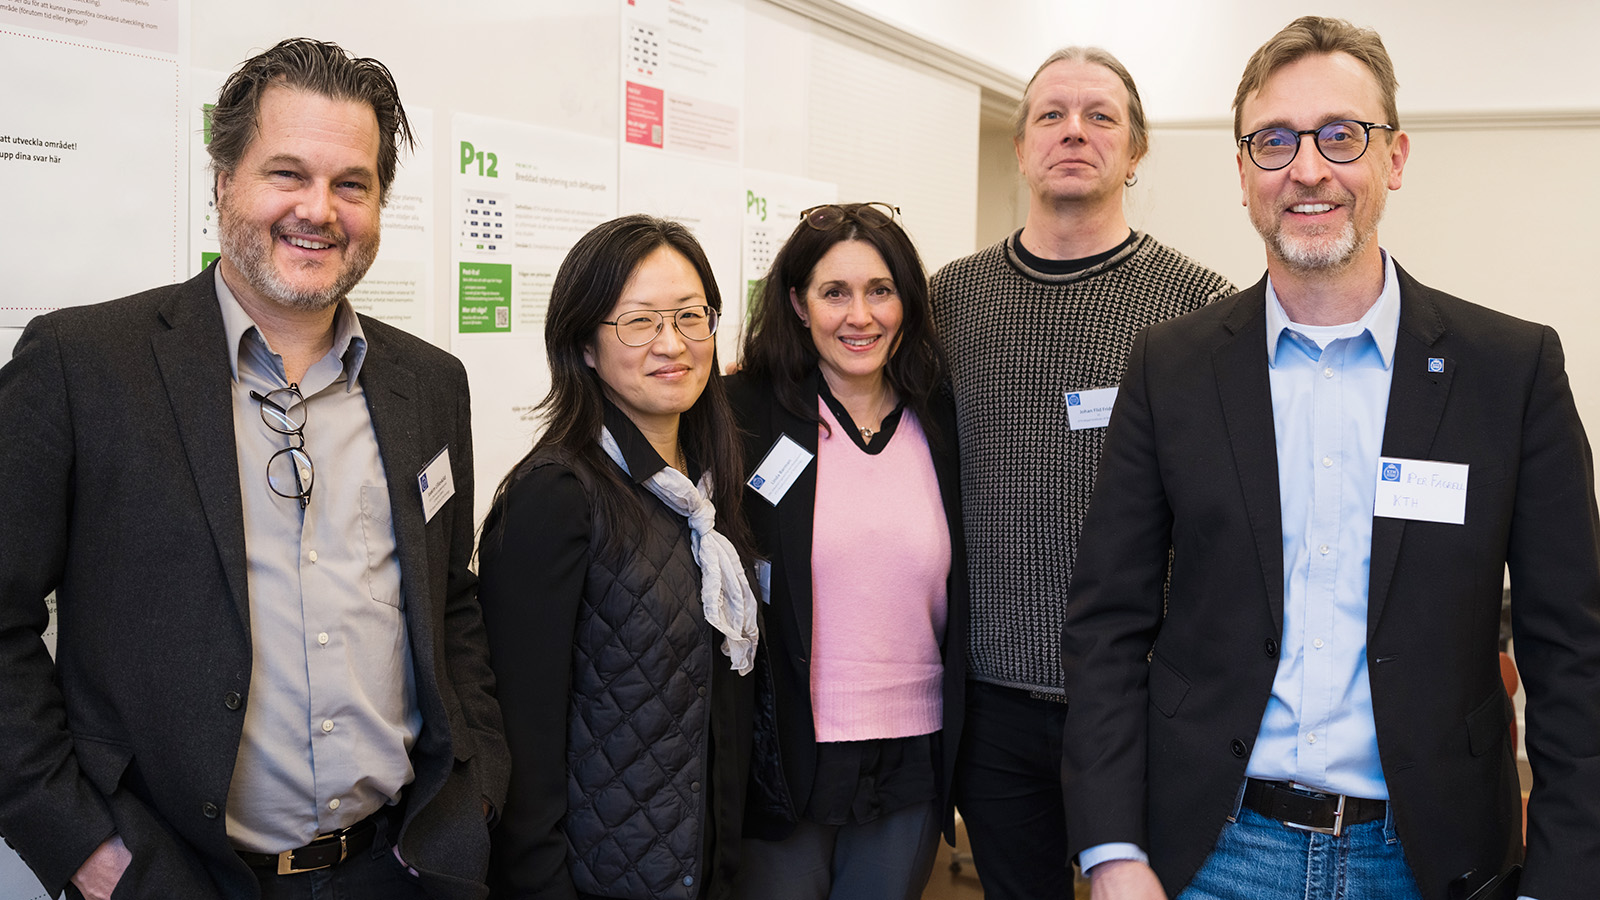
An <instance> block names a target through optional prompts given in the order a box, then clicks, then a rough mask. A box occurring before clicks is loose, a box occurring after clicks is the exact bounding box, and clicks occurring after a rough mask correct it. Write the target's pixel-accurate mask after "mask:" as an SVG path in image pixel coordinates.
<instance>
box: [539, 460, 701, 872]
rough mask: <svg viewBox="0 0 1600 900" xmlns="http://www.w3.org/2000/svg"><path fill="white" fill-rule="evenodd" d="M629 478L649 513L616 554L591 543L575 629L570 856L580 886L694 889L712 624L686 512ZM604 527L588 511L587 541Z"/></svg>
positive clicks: (602, 534)
mask: <svg viewBox="0 0 1600 900" xmlns="http://www.w3.org/2000/svg"><path fill="white" fill-rule="evenodd" d="M538 464H544V463H543V462H541V463H538ZM578 478H579V482H580V483H582V484H583V486H584V488H585V490H587V491H589V492H590V494H591V495H593V492H594V489H595V488H594V485H592V484H591V483H589V482H588V479H587V477H586V476H585V475H583V474H581V473H580V474H578ZM631 487H632V490H634V491H636V493H637V495H638V498H639V502H640V504H641V505H642V506H643V508H644V510H645V520H644V521H645V527H644V529H643V531H642V533H641V534H639V535H637V536H636V537H635V539H634V540H633V541H632V542H631V543H630V545H629V546H628V547H627V549H626V550H625V551H624V552H623V553H622V554H621V556H620V558H619V559H617V560H600V559H599V558H598V557H599V554H598V553H595V554H594V555H593V556H592V557H591V562H590V565H589V572H588V578H587V581H586V583H585V585H584V597H583V603H582V605H581V606H580V607H579V608H578V620H577V627H576V631H575V633H574V636H573V658H572V701H571V706H570V707H569V709H568V716H567V815H566V818H565V820H564V821H563V830H564V831H565V832H566V835H567V865H568V870H569V871H570V872H571V874H572V880H573V883H574V885H575V886H576V887H577V889H578V891H579V892H581V893H584V894H599V895H602V896H606V897H621V898H638V900H646V898H675V900H692V898H694V897H696V896H698V895H699V892H700V887H701V882H702V873H701V867H702V864H703V863H704V862H705V860H703V859H702V857H703V856H704V843H705V829H706V819H707V815H708V813H707V810H706V803H705V799H706V786H707V784H708V783H709V773H708V772H707V766H706V763H707V755H708V754H707V746H708V742H709V741H710V714H711V696H710V693H711V676H712V665H713V662H714V659H715V658H716V657H714V655H713V646H714V645H713V641H712V638H713V635H714V634H715V632H714V631H713V630H712V629H711V628H710V626H708V625H707V624H706V620H705V616H704V614H703V613H702V612H701V608H700V567H699V566H698V565H696V564H695V561H694V554H693V552H692V550H691V545H690V531H689V525H688V521H687V520H686V519H684V517H683V516H681V515H679V514H678V513H676V512H674V511H672V510H670V509H668V508H667V507H666V506H665V505H664V504H663V503H662V502H661V501H660V500H659V499H657V498H656V497H655V496H654V495H653V494H651V493H650V492H649V491H648V490H646V489H645V488H644V487H642V486H638V485H633V486H631ZM609 527H610V523H607V522H604V521H601V518H600V517H599V516H596V517H595V521H594V526H593V531H592V533H591V535H590V547H592V548H597V549H598V548H600V547H602V546H604V545H605V541H606V537H607V529H608V528H609ZM717 656H720V654H718V655H717Z"/></svg>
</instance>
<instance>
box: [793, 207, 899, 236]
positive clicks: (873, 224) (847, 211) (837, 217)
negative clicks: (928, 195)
mask: <svg viewBox="0 0 1600 900" xmlns="http://www.w3.org/2000/svg"><path fill="white" fill-rule="evenodd" d="M898 215H900V207H898V206H890V205H889V204H887V203H879V202H877V201H873V202H871V203H824V204H822V205H821V206H813V207H811V208H810V209H803V210H801V211H800V220H801V221H802V222H805V223H806V224H807V225H810V226H811V227H812V228H815V229H816V230H818V231H832V230H834V229H835V228H838V227H839V226H840V225H842V224H844V223H845V222H846V221H854V222H858V223H860V224H862V225H865V226H867V227H868V228H883V227H885V226H887V225H888V224H889V223H890V222H893V221H894V219H895V216H898Z"/></svg>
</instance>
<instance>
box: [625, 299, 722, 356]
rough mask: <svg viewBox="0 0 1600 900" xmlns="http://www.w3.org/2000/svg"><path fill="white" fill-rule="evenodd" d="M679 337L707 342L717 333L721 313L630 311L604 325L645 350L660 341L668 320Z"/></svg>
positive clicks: (686, 309) (706, 308)
mask: <svg viewBox="0 0 1600 900" xmlns="http://www.w3.org/2000/svg"><path fill="white" fill-rule="evenodd" d="M669 318H670V319H671V320H672V325H673V327H674V328H676V329H678V333H679V334H681V335H683V336H684V337H686V338H688V339H689V340H691V341H703V340H707V339H708V338H710V337H711V336H712V335H713V334H716V333H717V319H718V316H717V311H716V310H714V309H712V308H711V307H709V306H706V305H704V304H701V305H696V306H685V307H683V308H681V309H664V310H654V309H630V310H628V311H627V312H625V313H623V314H621V315H619V316H617V318H616V320H615V321H612V322H601V323H600V324H601V325H611V326H614V327H615V328H616V329H617V340H619V341H621V342H623V343H624V344H627V345H628V346H629V347H643V346H644V345H645V344H648V343H650V342H651V341H653V340H655V339H656V335H658V334H660V333H661V329H662V328H665V327H666V324H667V319H669Z"/></svg>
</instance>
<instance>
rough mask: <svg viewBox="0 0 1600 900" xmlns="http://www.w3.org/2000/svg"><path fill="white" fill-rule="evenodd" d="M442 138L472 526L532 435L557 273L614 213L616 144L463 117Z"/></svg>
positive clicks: (454, 345)
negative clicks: (471, 462) (468, 405)
mask: <svg viewBox="0 0 1600 900" xmlns="http://www.w3.org/2000/svg"><path fill="white" fill-rule="evenodd" d="M451 139H452V146H451V147H450V148H449V149H448V151H446V152H448V153H450V154H452V159H453V160H454V165H453V166H452V168H451V179H450V204H451V210H450V228H451V233H450V234H449V235H448V240H449V243H450V266H451V271H452V273H453V276H452V279H451V281H452V284H453V295H454V296H453V298H452V306H451V318H450V322H451V337H450V350H451V352H453V353H455V355H456V356H457V357H459V358H460V359H461V361H462V362H463V363H464V364H465V365H466V367H467V376H468V379H469V381H470V383H471V386H472V409H473V416H472V440H473V450H474V455H475V456H476V468H477V471H478V486H477V494H478V498H477V507H476V508H477V516H478V518H479V519H482V517H483V515H484V514H485V513H487V512H488V499H489V497H490V496H492V494H493V492H494V487H495V484H497V483H498V482H499V480H500V477H501V476H502V475H504V474H505V473H506V472H507V471H508V470H510V468H511V466H512V465H513V464H514V463H516V461H517V460H519V459H521V458H522V456H523V454H525V453H527V452H528V449H529V448H530V447H531V446H532V445H533V437H534V435H535V433H536V432H537V431H538V425H539V422H538V416H537V414H536V412H535V410H534V407H535V406H536V405H537V404H538V402H539V401H540V400H541V399H543V398H544V395H545V392H546V391H548V390H549V387H550V375H549V368H548V366H546V364H545V354H544V319H545V312H546V310H547V309H548V307H549V304H550V286H551V284H552V283H553V282H554V281H555V277H556V270H557V269H558V268H559V267H560V265H561V260H562V259H563V258H565V257H566V255H567V251H568V250H570V249H571V248H572V245H573V244H575V243H577V241H578V238H580V237H582V236H583V235H584V234H585V233H586V232H588V231H589V229H591V228H593V227H594V226H596V225H598V224H600V223H601V222H604V221H606V220H607V219H610V218H612V217H614V216H615V215H616V214H617V195H618V190H617V145H616V142H614V141H610V140H607V139H605V138H596V137H590V136H586V135H581V134H574V133H571V132H565V131H558V130H554V129H549V128H541V127H538V126H534V125H525V124H522V123H518V122H508V121H505V120H502V119H492V118H487V117H483V116H473V115H466V114H458V115H456V116H455V117H454V118H453V119H452V120H451Z"/></svg>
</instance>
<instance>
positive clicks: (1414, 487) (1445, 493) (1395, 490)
mask: <svg viewBox="0 0 1600 900" xmlns="http://www.w3.org/2000/svg"><path fill="white" fill-rule="evenodd" d="M1372 512H1373V515H1378V516H1384V517H1385V518H1390V519H1411V520H1412V521H1416V522H1443V523H1444V524H1446V525H1460V524H1462V523H1463V522H1465V521H1466V520H1467V464H1466V463H1447V462H1434V461H1433V460H1431V459H1401V458H1399V457H1394V456H1380V457H1378V495H1377V502H1376V503H1375V504H1374V505H1373V510H1372Z"/></svg>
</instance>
